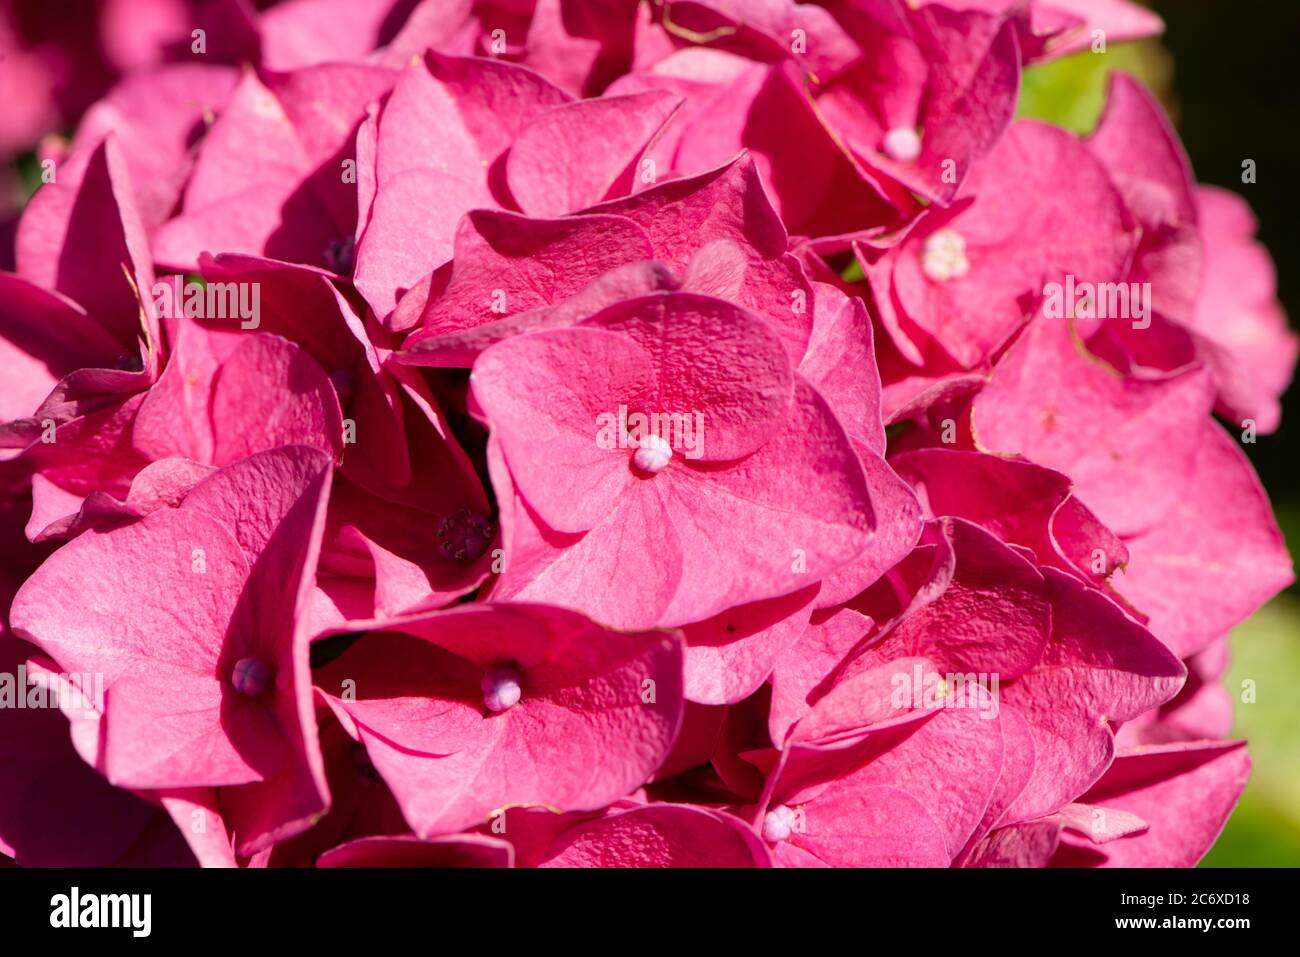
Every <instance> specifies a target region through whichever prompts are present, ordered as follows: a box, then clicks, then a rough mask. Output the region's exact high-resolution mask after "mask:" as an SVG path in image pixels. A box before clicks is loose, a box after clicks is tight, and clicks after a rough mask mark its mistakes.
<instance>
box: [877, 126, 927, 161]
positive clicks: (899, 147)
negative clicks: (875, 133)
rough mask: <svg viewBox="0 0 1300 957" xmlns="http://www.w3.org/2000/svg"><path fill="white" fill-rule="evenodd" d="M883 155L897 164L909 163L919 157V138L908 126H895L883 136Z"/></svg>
mask: <svg viewBox="0 0 1300 957" xmlns="http://www.w3.org/2000/svg"><path fill="white" fill-rule="evenodd" d="M883 146H884V150H885V155H886V156H888V157H889V158H890V159H891V160H894V161H895V162H897V163H910V162H912V161H913V160H915V159H916V158H917V157H918V156H920V155H921V137H920V136H918V135H917V133H916V130H914V129H912V128H911V127H910V126H897V127H895V128H894V129H892V130H890V131H889V132H888V133H886V134H885V139H884V143H883Z"/></svg>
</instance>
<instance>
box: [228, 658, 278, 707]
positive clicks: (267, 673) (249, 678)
mask: <svg viewBox="0 0 1300 957" xmlns="http://www.w3.org/2000/svg"><path fill="white" fill-rule="evenodd" d="M274 677H275V670H274V669H273V668H272V667H271V666H270V665H268V664H267V663H266V662H264V661H262V660H260V659H258V658H240V659H239V660H238V661H236V662H235V670H234V671H233V672H231V675H230V683H231V684H232V685H234V687H235V690H236V691H238V692H239V693H240V694H242V695H247V696H248V697H250V698H256V697H257V696H258V695H260V694H261V693H262V692H263V691H265V690H266V689H267V688H269V687H270V686H271V680H272V679H273V678H274Z"/></svg>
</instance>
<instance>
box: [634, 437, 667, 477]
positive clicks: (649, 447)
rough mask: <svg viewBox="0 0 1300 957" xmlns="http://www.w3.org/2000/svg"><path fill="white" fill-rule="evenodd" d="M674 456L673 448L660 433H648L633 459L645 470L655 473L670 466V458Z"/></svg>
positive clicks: (638, 466)
mask: <svg viewBox="0 0 1300 957" xmlns="http://www.w3.org/2000/svg"><path fill="white" fill-rule="evenodd" d="M672 457H673V448H672V446H671V445H669V444H668V443H667V441H665V440H664V439H663V438H661V437H660V436H658V435H647V436H646V437H645V438H643V439H642V440H641V442H640V444H639V445H638V446H637V450H636V453H635V454H634V455H633V456H632V461H633V463H634V464H635V465H636V467H637V468H639V469H640V470H641V471H643V472H649V473H650V474H651V475H654V474H655V473H657V472H662V471H663V470H664V469H666V468H667V467H668V460H669V459H671V458H672Z"/></svg>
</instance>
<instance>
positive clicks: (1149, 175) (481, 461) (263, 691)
mask: <svg viewBox="0 0 1300 957" xmlns="http://www.w3.org/2000/svg"><path fill="white" fill-rule="evenodd" d="M123 6H124V5H123V4H108V5H106V6H105V9H106V10H108V11H110V12H114V15H115V16H116V17H117V19H115V20H112V22H111V23H109V22H107V21H104V22H103V23H102V24H101V25H102V26H103V27H104V30H105V36H109V35H111V36H114V37H116V38H117V41H118V42H117V44H116V45H115V46H114V50H115V51H116V53H115V55H117V59H116V60H114V64H115V67H114V69H115V71H116V72H115V73H114V74H113V75H116V76H119V77H120V78H119V79H118V80H117V82H116V83H114V84H113V85H112V86H111V88H110V89H108V91H107V92H106V93H105V95H104V96H103V97H102V99H99V100H98V101H97V102H95V103H94V104H93V105H92V106H90V108H89V109H88V110H87V111H86V112H85V114H84V116H83V117H82V118H81V119H80V122H79V124H78V125H77V127H76V131H75V136H74V137H73V138H72V139H71V141H70V142H61V141H57V140H50V139H47V140H46V141H45V144H44V145H43V146H42V148H41V153H40V154H39V155H40V156H41V157H42V166H43V168H45V169H46V170H47V171H48V174H49V175H48V176H45V177H44V179H45V184H44V185H43V186H41V187H40V188H39V189H38V190H37V192H36V193H35V194H34V196H33V197H32V198H31V200H30V201H29V202H28V203H27V205H26V208H25V209H24V210H23V213H22V216H21V220H20V221H19V223H18V227H17V232H16V237H15V240H14V263H15V268H14V269H13V270H12V271H10V272H5V273H2V274H0V353H2V355H0V361H2V362H3V365H4V370H5V387H4V389H3V391H2V392H0V518H2V519H3V521H2V523H0V534H3V536H4V539H3V548H0V554H3V562H2V563H0V601H2V602H3V604H2V605H0V607H4V608H7V609H8V612H7V616H6V622H5V625H6V630H4V631H3V632H0V672H3V675H0V851H3V852H4V853H5V854H7V855H8V856H10V857H12V858H14V859H15V860H16V861H17V862H18V863H20V864H35V865H42V864H69V863H77V864H95V865H99V864H111V863H126V864H136V865H141V864H185V863H195V862H197V863H200V864H203V865H208V866H221V865H228V866H234V865H240V866H244V865H247V866H302V865H308V866H310V865H315V866H334V867H346V866H373V865H402V866H423V865H427V866H511V865H513V866H550V867H565V866H568V867H571V866H660V865H672V866H693V865H703V866H716V867H723V866H726V867H731V866H739V867H750V866H759V867H766V866H774V865H775V866H795V867H799V866H827V865H829V866H877V865H911V866H934V867H948V866H968V867H985V866H1046V865H1048V864H1054V865H1060V864H1073V865H1090V866H1092V865H1100V864H1105V865H1111V866H1115V865H1120V866H1128V865H1187V864H1191V863H1194V862H1195V861H1196V860H1198V859H1199V858H1200V856H1201V855H1202V854H1203V853H1204V852H1205V851H1206V849H1207V848H1208V847H1209V846H1210V844H1211V843H1212V842H1213V840H1214V838H1215V837H1216V836H1217V834H1218V832H1219V829H1220V828H1221V827H1222V825H1223V823H1224V821H1225V820H1226V817H1227V815H1228V814H1229V812H1230V811H1231V809H1232V806H1233V805H1234V803H1235V801H1236V799H1237V796H1238V794H1239V793H1240V790H1241V788H1242V786H1243V784H1244V781H1245V778H1246V775H1247V773H1248V758H1247V755H1246V751H1245V749H1244V747H1243V744H1242V742H1240V741H1230V740H1225V737H1226V735H1227V733H1228V728H1229V723H1230V717H1231V704H1230V699H1229V697H1228V695H1227V692H1226V691H1225V690H1224V689H1223V688H1222V687H1221V685H1220V683H1219V680H1218V679H1219V678H1220V677H1221V674H1222V672H1223V669H1224V667H1225V647H1224V636H1225V635H1226V634H1227V633H1228V631H1229V630H1230V629H1231V628H1232V627H1233V626H1234V625H1236V624H1237V623H1239V622H1241V621H1242V620H1243V619H1244V618H1246V617H1247V616H1248V615H1249V614H1250V613H1251V612H1252V611H1253V610H1254V609H1255V608H1256V607H1258V606H1259V605H1260V604H1261V603H1262V602H1263V601H1265V600H1266V599H1267V598H1269V597H1270V596H1271V595H1272V594H1274V593H1275V592H1276V591H1278V590H1279V589H1280V588H1282V587H1284V586H1285V585H1286V584H1287V583H1289V582H1290V580H1291V565H1290V561H1289V559H1288V557H1287V553H1286V550H1285V548H1284V545H1283V542H1282V539H1281V536H1280V534H1279V532H1278V529H1277V527H1276V525H1275V524H1274V521H1273V518H1272V516H1271V512H1270V507H1269V502H1268V500H1267V498H1266V496H1265V494H1264V492H1263V490H1262V489H1261V487H1260V486H1259V483H1258V481H1257V479H1256V477H1255V475H1254V473H1253V472H1252V470H1251V467H1250V465H1249V463H1248V461H1247V459H1246V457H1245V456H1244V454H1243V452H1242V449H1241V439H1243V438H1244V439H1245V440H1246V441H1250V440H1253V437H1254V435H1255V434H1257V433H1265V432H1268V431H1271V430H1273V429H1275V428H1276V427H1277V425H1278V418H1279V405H1278V396H1279V394H1280V393H1281V392H1282V391H1283V390H1284V389H1285V387H1286V385H1287V384H1288V382H1289V379H1290V376H1291V372H1292V366H1293V365H1294V361H1295V357H1296V339H1295V337H1294V336H1293V335H1292V334H1291V333H1290V332H1289V331H1288V329H1287V325H1286V319H1285V317H1284V316H1283V315H1282V313H1281V311H1280V308H1279V307H1278V305H1277V304H1276V302H1275V295H1274V288H1273V276H1272V273H1271V264H1270V262H1269V260H1268V257H1267V254H1266V253H1264V252H1263V250H1262V249H1261V248H1260V247H1259V246H1258V245H1257V244H1256V243H1255V241H1254V240H1253V232H1254V223H1253V220H1252V217H1251V215H1250V213H1249V212H1248V210H1247V208H1246V206H1245V205H1244V203H1243V202H1242V201H1241V200H1240V199H1238V198H1236V197H1235V196H1234V195H1232V194H1229V193H1227V192H1223V191H1220V190H1214V189H1207V188H1203V187H1198V186H1197V185H1196V184H1195V182H1194V180H1193V178H1192V175H1191V171H1190V168H1189V164H1188V161H1187V159H1186V157H1185V156H1184V155H1183V153H1182V150H1181V147H1180V144H1179V142H1178V139H1177V137H1176V135H1175V134H1174V133H1173V132H1172V130H1171V127H1170V125H1169V123H1168V120H1167V119H1166V117H1165V116H1164V113H1163V111H1162V109H1161V107H1160V106H1159V104H1158V103H1157V101H1156V100H1154V99H1153V98H1152V96H1151V95H1150V94H1149V93H1147V92H1146V91H1145V90H1144V88H1143V87H1142V86H1140V85H1139V84H1138V83H1137V82H1135V81H1134V80H1131V79H1129V78H1127V77H1125V76H1123V75H1119V74H1116V75H1115V76H1114V77H1113V79H1112V81H1111V84H1110V87H1109V94H1108V102H1107V105H1106V108H1105V112H1104V114H1103V116H1102V118H1101V120H1100V122H1099V124H1098V126H1097V128H1096V130H1095V131H1094V132H1093V133H1092V134H1091V135H1088V136H1084V137H1080V136H1078V135H1075V134H1074V133H1071V132H1068V131H1066V130H1063V129H1060V128H1057V127H1054V126H1051V125H1048V124H1044V123H1040V122H1036V121H1032V120H1025V119H1015V118H1014V116H1015V110H1016V103H1017V96H1018V90H1019V83H1020V77H1021V73H1022V71H1023V69H1024V68H1025V67H1026V65H1029V64H1033V63H1035V62H1038V61H1042V60H1046V59H1049V58H1053V57H1057V56H1060V55H1062V54H1064V53H1069V52H1074V51H1078V50H1086V49H1088V48H1089V46H1090V45H1095V44H1096V43H1097V42H1098V38H1100V42H1101V45H1102V47H1103V48H1104V45H1105V42H1106V41H1107V40H1109V41H1110V42H1117V41H1120V40H1123V39H1126V38H1133V37H1140V36H1146V35H1149V34H1152V33H1155V32H1158V31H1159V29H1160V26H1161V25H1160V23H1159V21H1158V20H1157V19H1156V18H1155V17H1154V16H1152V15H1151V14H1149V13H1147V12H1146V11H1144V10H1142V9H1141V8H1139V7H1136V6H1134V5H1131V4H1128V3H1125V2H1121V0H1108V2H1105V3H1102V2H1095V3H1090V2H1086V0H1033V2H1030V3H1023V2H1016V3H1013V2H1010V0H943V2H933V3H932V2H922V0H913V2H907V3H904V2H901V0H826V2H824V3H821V4H820V5H811V4H796V3H794V2H792V0H643V2H638V0H602V2H587V0H535V2H533V0H528V2H521V0H509V2H492V0H422V2H418V3H417V2H413V0H412V2H401V0H349V2H346V3H341V2H338V0H288V2H285V3H280V4H276V5H269V6H267V8H266V9H262V10H257V9H255V7H254V6H253V5H251V4H245V3H242V2H239V3H236V2H225V3H223V2H205V3H188V2H182V0H175V2H171V3H166V2H159V3H152V4H147V5H140V7H139V8H137V13H138V16H136V17H135V18H133V19H131V20H130V22H129V23H126V22H123V20H122V17H123V16H124V14H123V13H122V10H121V9H120V8H122V7H123ZM259 6H261V5H259ZM104 16H105V17H108V13H105V14H104ZM6 37H8V34H6V33H0V42H12V38H10V39H9V40H6V39H5V38H6ZM128 48H129V49H128ZM1094 49H1095V46H1094ZM24 64H25V68H27V69H28V73H29V74H31V73H32V69H33V68H32V65H31V63H30V62H29V61H26V60H22V59H21V58H13V59H12V62H7V63H0V70H16V69H17V68H18V66H23V65H24ZM35 75H37V76H38V77H40V76H44V74H42V73H41V72H40V71H39V70H36V73H35ZM6 116H8V114H6ZM33 122H34V121H33ZM4 133H5V136H6V137H8V140H7V141H6V140H0V145H3V144H4V143H5V142H10V143H11V145H12V143H13V142H20V141H21V137H22V136H23V135H27V136H28V141H30V140H31V135H30V134H23V133H22V131H17V132H15V131H13V130H5V131H4ZM1216 414H1217V415H1218V416H1219V417H1220V419H1221V420H1222V421H1221V422H1216V420H1215V418H1214V416H1215V415H1216ZM1225 424H1226V426H1227V427H1226V428H1225Z"/></svg>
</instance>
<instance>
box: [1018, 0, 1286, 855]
mask: <svg viewBox="0 0 1300 957" xmlns="http://www.w3.org/2000/svg"><path fill="white" fill-rule="evenodd" d="M1149 5H1150V6H1152V7H1154V8H1155V9H1156V10H1157V11H1158V12H1159V13H1160V15H1161V16H1162V17H1164V19H1165V23H1166V26H1167V30H1166V33H1165V35H1164V36H1163V37H1162V38H1160V39H1159V40H1152V41H1146V42H1142V43H1129V44H1113V45H1111V46H1110V47H1109V48H1108V50H1107V52H1106V53H1105V54H1101V55H1098V54H1093V53H1092V52H1085V53H1082V54H1078V55H1076V56H1073V57H1069V58H1067V59H1064V60H1058V61H1055V62H1053V63H1049V64H1045V65H1043V66H1039V67H1034V68H1031V69H1030V70H1029V71H1028V73H1027V74H1026V76H1025V81H1024V85H1023V91H1022V95H1021V102H1020V113H1021V115H1024V116H1034V117H1039V118H1042V119H1048V120H1051V121H1053V122H1056V123H1060V124H1062V125H1064V126H1068V127H1070V128H1071V129H1074V130H1076V131H1078V132H1081V133H1082V132H1087V131H1088V130H1090V129H1092V126H1093V124H1094V123H1095V122H1096V119H1097V117H1098V115H1099V114H1100V112H1101V108H1102V101H1103V98H1104V92H1105V85H1106V74H1107V72H1109V71H1110V70H1114V69H1120V70H1126V71H1128V72H1130V73H1134V74H1136V75H1137V76H1139V77H1140V78H1141V79H1142V80H1143V81H1144V82H1146V84H1147V85H1148V86H1149V87H1150V88H1151V89H1152V90H1154V91H1155V92H1156V93H1157V94H1158V95H1159V96H1160V97H1161V99H1162V100H1164V102H1165V104H1166V106H1167V107H1168V109H1169V111H1170V114H1171V115H1172V116H1173V118H1174V122H1175V124H1176V125H1177V127H1178V130H1179V132H1180V133H1181V135H1182V138H1183V142H1184V144H1185V146H1186V148H1187V152H1188V155H1189V156H1190V157H1191V160H1192V165H1193V167H1194V168H1195V170H1196V176H1197V179H1198V180H1200V181H1201V182H1206V183H1213V184H1215V185H1218V186H1223V187H1225V188H1227V189H1231V190H1233V191H1235V192H1237V193H1239V194H1240V195H1242V196H1243V197H1245V199H1246V200H1247V201H1248V202H1249V203H1250V205H1251V207H1252V208H1253V209H1254V211H1255V215H1256V216H1258V217H1259V221H1260V231H1259V238H1260V240H1261V241H1262V242H1263V243H1264V244H1265V245H1266V246H1267V247H1268V248H1269V251H1270V252H1271V253H1272V254H1273V257H1274V260H1275V261H1276V263H1277V268H1278V293H1279V296H1280V298H1281V300H1282V302H1283V304H1284V305H1285V306H1286V309H1287V313H1288V314H1289V315H1290V316H1291V321H1292V324H1293V325H1295V324H1296V323H1297V318H1300V228H1298V226H1300V158H1298V156H1297V152H1298V150H1297V147H1298V146H1300V136H1298V135H1297V130H1296V124H1297V123H1298V122H1300V83H1298V82H1297V81H1296V79H1295V56H1296V54H1295V41H1296V38H1300V3H1297V2H1296V0H1246V2H1243V3H1235V4H1234V3H1227V2H1225V0H1164V2H1151V3H1150V4H1149ZM1246 158H1250V159H1254V160H1255V161H1256V162H1257V164H1258V176H1257V181H1256V182H1255V183H1253V184H1243V183H1242V182H1241V163H1242V160H1243V159H1246ZM1284 406H1285V411H1284V414H1283V425H1282V428H1281V429H1280V430H1278V432H1277V433H1276V434H1274V435H1272V436H1265V437H1260V440H1259V442H1258V444H1256V445H1254V446H1246V451H1247V452H1248V453H1249V454H1250V457H1251V459H1252V460H1253V461H1254V463H1255V467H1256V468H1257V469H1258V470H1259V473H1260V477H1261V478H1262V479H1263V481H1264V485H1265V487H1267V489H1268V491H1269V495H1270V496H1271V497H1272V499H1273V503H1274V507H1275V509H1276V511H1277V516H1278V521H1279V523H1280V524H1281V526H1282V530H1283V532H1284V533H1285V534H1286V538H1287V542H1288V544H1289V545H1290V546H1291V554H1292V555H1293V556H1295V555H1296V554H1297V546H1298V545H1300V482H1297V480H1296V466H1297V463H1298V462H1300V448H1297V445H1296V443H1297V441H1298V439H1297V437H1300V389H1296V388H1292V389H1291V391H1290V392H1289V393H1288V395H1287V397H1286V399H1285V401H1284ZM1226 505H1227V503H1225V507H1226ZM1231 648H1232V659H1233V660H1232V667H1231V669H1230V671H1229V673H1228V676H1227V684H1228V688H1229V690H1230V691H1231V692H1232V693H1233V694H1234V696H1235V697H1236V698H1237V699H1238V702H1237V705H1236V723H1235V728H1234V733H1235V734H1236V735H1238V736H1240V737H1244V738H1247V739H1248V740H1249V742H1250V751H1251V755H1252V757H1253V759H1254V773H1253V774H1252V776H1251V781H1250V784H1249V785H1248V786H1247V788H1246V791H1245V793H1244V794H1243V795H1242V799H1241V803H1240V804H1239V805H1238V807H1237V811H1236V813H1235V814H1234V815H1233V816H1232V819H1231V820H1230V821H1229V822H1228V825H1227V827H1226V828H1225V829H1224V832H1223V835H1222V836H1221V837H1220V838H1219V841H1218V843H1217V844H1216V845H1215V846H1214V848H1213V849H1212V850H1211V851H1210V853H1209V855H1207V856H1206V858H1205V860H1204V861H1203V862H1202V864H1201V866H1202V867H1300V700H1298V699H1297V689H1300V589H1297V587H1296V586H1295V585H1293V586H1292V587H1291V588H1290V589H1288V590H1287V591H1286V592H1285V593H1283V594H1282V595H1279V596H1278V597H1277V598H1276V599H1274V600H1273V601H1272V602H1270V603H1269V604H1268V605H1267V606H1265V607H1264V608H1262V609H1261V610H1260V611H1259V612H1258V614H1256V615H1255V616H1254V617H1253V618H1251V619H1250V620H1249V621H1247V622H1246V623H1245V624H1243V625H1242V626H1241V627H1239V628H1237V629H1236V631H1235V632H1234V633H1233V635H1232V637H1231ZM1247 679H1250V680H1252V681H1254V682H1255V694H1256V701H1255V703H1253V704H1244V703H1241V701H1240V697H1241V688H1242V682H1243V681H1245V680H1247Z"/></svg>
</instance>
